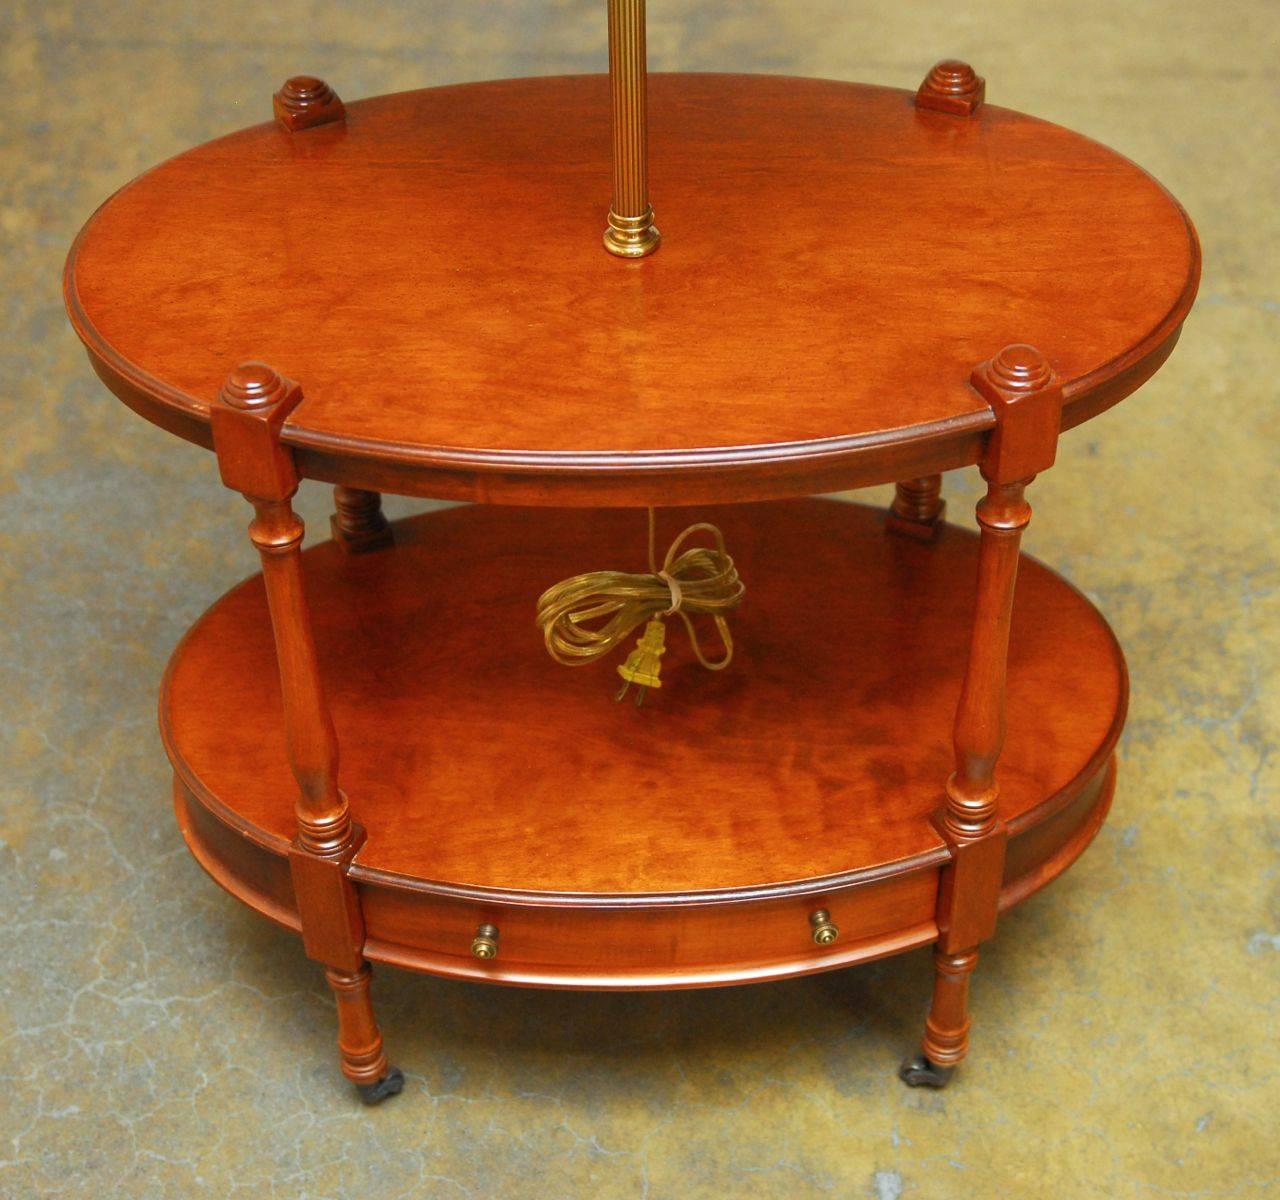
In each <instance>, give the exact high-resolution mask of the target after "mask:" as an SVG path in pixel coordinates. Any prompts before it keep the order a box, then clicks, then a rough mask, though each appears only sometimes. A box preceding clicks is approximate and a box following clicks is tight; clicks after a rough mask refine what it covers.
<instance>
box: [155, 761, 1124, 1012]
mask: <svg viewBox="0 0 1280 1200" xmlns="http://www.w3.org/2000/svg"><path fill="white" fill-rule="evenodd" d="M1090 769H1091V770H1092V771H1093V774H1092V775H1091V776H1089V777H1088V778H1087V779H1086V781H1084V782H1083V783H1082V784H1081V786H1079V787H1078V788H1076V787H1072V788H1069V789H1067V790H1066V791H1065V792H1064V793H1061V794H1060V795H1059V797H1058V798H1057V799H1059V800H1062V799H1065V801H1066V803H1065V804H1063V805H1062V806H1061V807H1059V808H1057V809H1056V810H1055V811H1053V812H1052V813H1051V815H1049V816H1048V817H1047V818H1045V819H1044V820H1042V821H1039V822H1037V821H1036V820H1035V818H1036V817H1037V816H1038V814H1039V813H1040V812H1042V811H1044V810H1045V809H1046V808H1049V807H1051V805H1042V806H1037V808H1036V809H1033V810H1030V811H1029V812H1028V814H1027V817H1028V818H1030V819H1029V820H1028V821H1027V822H1025V823H1024V828H1023V832H1021V833H1020V834H1016V835H1011V838H1010V843H1009V854H1008V856H1007V858H1006V879H1005V884H1004V887H1003V888H1002V889H1001V893H1000V907H1001V910H1002V911H1003V910H1004V909H1006V908H1008V907H1010V906H1012V905H1014V904H1017V903H1019V902H1021V901H1022V900H1024V899H1026V897H1027V896H1029V895H1031V894H1032V893H1033V892H1035V891H1037V890H1038V889H1039V888H1041V887H1043V886H1045V885H1046V884H1047V883H1049V882H1050V881H1052V880H1053V879H1055V878H1057V876H1058V875H1060V874H1061V873H1062V872H1063V871H1064V870H1066V868H1067V867H1068V866H1070V865H1071V863H1072V862H1074V861H1075V860H1076V858H1077V857H1079V855H1080V854H1081V853H1083V851H1084V849H1085V848H1086V847H1087V846H1088V844H1089V842H1090V841H1091V840H1092V838H1093V836H1094V835H1095V834H1096V833H1097V830H1098V828H1099V827H1100V826H1101V824H1102V821H1103V819H1104V818H1105V816H1106V813H1107V810H1108V808H1109V806H1110V803H1111V797H1112V794H1113V792H1114V787H1115V767H1114V759H1104V760H1103V761H1101V762H1100V763H1099V764H1098V765H1097V766H1096V767H1094V768H1090ZM174 807H175V811H176V812H177V815H178V822H179V825H180V826H181V829H182V833H183V837H184V839H185V840H186V842H187V845H188V846H189V847H190V849H191V852H192V854H193V855H194V856H195V858H196V860H197V861H198V862H199V863H200V865H201V866H202V867H203V868H204V869H205V870H206V871H207V872H208V873H209V874H210V876H211V877H212V878H213V879H214V880H215V881H216V882H217V883H218V884H219V885H221V886H222V887H224V888H225V889H226V890H227V891H228V892H230V893H231V894H232V895H233V896H235V897H236V898H237V899H239V900H240V901H242V902H243V903H245V904H247V905H249V907H251V908H253V909H255V910H256V911H258V912H260V913H262V914H263V916H265V917H267V918H269V919H270V920H272V921H275V922H276V923H277V924H279V925H282V926H284V927H285V928H287V929H292V930H293V931H295V932H299V931H300V929H301V921H300V919H299V917H298V915H297V911H296V906H295V902H294V898H293V892H292V883H291V880H290V877H289V869H288V862H287V859H286V858H285V857H284V856H283V852H282V850H281V849H280V847H279V846H278V845H277V846H276V848H275V849H272V848H269V845H268V844H269V843H270V841H271V839H269V838H266V837H263V836H262V834H261V831H259V840H255V839H254V838H252V837H249V836H245V834H244V833H243V832H241V830H240V829H239V828H237V826H236V819H237V818H236V814H235V813H234V811H232V810H230V809H228V808H227V807H226V806H224V805H222V804H220V803H219V802H218V801H216V800H214V799H212V798H210V797H208V796H205V797H199V796H197V795H196V794H195V793H194V792H192V791H190V790H189V789H188V788H187V787H186V785H185V784H183V783H181V782H176V783H175V788H174ZM264 843H268V844H264ZM939 866H940V864H939V863H938V862H924V863H923V864H922V863H920V862H918V861H917V862H912V863H907V864H904V865H903V867H902V870H901V871H900V872H898V873H896V874H894V875H893V876H891V877H889V878H887V879H884V880H880V881H877V880H872V881H871V882H858V881H857V880H855V881H853V882H830V881H826V882H823V883H822V884H821V886H820V890H818V891H812V890H811V891H810V892H809V893H805V892H804V890H803V888H798V887H791V886H787V885H779V886H777V887H775V888H773V889H771V890H768V891H765V892H749V891H748V892H744V893H739V894H736V895H734V896H730V897H726V896H725V895H724V894H721V895H720V897H719V898H717V897H715V896H712V897H711V898H710V899H707V900H705V901H702V902H691V900H690V897H687V896H684V897H682V896H675V897H668V898H667V899H668V900H670V901H671V903H666V904H664V903H658V902H654V901H634V900H632V901H630V902H628V903H627V904H625V905H621V906H619V905H610V904H607V903H605V904H597V903H596V902H595V901H594V899H593V898H589V897H571V898H569V900H567V901H563V902H559V903H555V902H549V898H548V897H546V896H529V897H520V896H517V895H514V894H512V893H510V892H494V891H485V892H476V891H474V890H470V891H468V892H467V894H465V895H454V894H444V891H445V889H433V890H423V888H421V887H419V888H410V887H405V886H401V884H400V883H397V882H396V881H394V880H390V881H389V880H388V879H387V878H386V877H384V876H382V875H381V874H380V873H378V872H371V871H365V870H363V869H362V868H361V867H360V866H359V864H356V865H355V866H353V867H352V869H351V872H350V878H351V879H353V880H354V881H355V882H356V884H357V887H358V888H359V892H360V898H361V908H362V911H363V914H364V917H365V923H366V936H365V944H364V953H365V957H366V958H369V959H373V960H375V961H377V962H384V963H390V964H392V965H395V966H398V967H405V968H407V969H410V970H415V971H425V972H428V973H431V974H437V975H447V976H450V977H452V978H455V979H467V980H474V981H478V982H491V983H502V984H515V985H520V986H527V987H568V988H593V989H598V988H606V989H614V990H617V989H621V990H638V989H655V988H658V989H660V988H687V987H714V986H720V985H725V984H733V983H746V982H752V981H761V980H768V979H784V978H789V977H791V976H795V975H804V974H809V973H811V972H814V971H829V970H835V969H838V968H841V967H847V966H850V965H852V964H854V963H861V962H867V961H870V960H872V959H875V958H881V957H884V956H885V955H889V954H897V953H900V952H901V951H903V950H909V949H912V948H914V947H917V946H923V945H926V944H927V943H929V942H932V941H934V939H935V938H936V937H937V934H938V928H937V925H936V923H935V921H934V910H935V907H936V894H937V889H938V873H939ZM461 890H465V889H461ZM819 905H822V906H825V907H827V908H828V910H829V911H830V912H832V914H833V915H834V917H835V919H836V921H837V923H838V924H839V926H840V939H839V941H838V942H836V943H835V944H834V945H832V946H830V947H826V948H821V949H820V948H818V947H816V946H814V944H813V942H812V940H811V939H809V937H808V933H809V925H808V917H809V915H810V913H811V912H812V911H813V910H814V908H816V907H818V906H819ZM482 920H488V921H496V922H497V924H498V926H499V929H500V931H501V934H502V940H503V943H504V945H503V949H502V951H501V952H500V954H499V957H498V959H497V960H495V961H492V962H480V961H478V960H476V959H475V958H473V957H472V956H471V955H469V954H468V953H467V950H468V946H469V943H470V940H471V938H472V936H473V935H474V933H475V930H476V926H477V924H478V923H479V922H481V921H482Z"/></svg>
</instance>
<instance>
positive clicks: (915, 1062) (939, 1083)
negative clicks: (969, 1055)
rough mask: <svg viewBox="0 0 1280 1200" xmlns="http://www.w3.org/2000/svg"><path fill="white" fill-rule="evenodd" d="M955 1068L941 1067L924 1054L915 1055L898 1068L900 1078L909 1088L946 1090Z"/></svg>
mask: <svg viewBox="0 0 1280 1200" xmlns="http://www.w3.org/2000/svg"><path fill="white" fill-rule="evenodd" d="M953 1074H955V1067H940V1066H938V1064H937V1063H932V1062H930V1061H929V1060H928V1059H927V1058H925V1056H924V1055H923V1054H915V1055H913V1056H912V1057H911V1058H909V1059H907V1061H906V1062H904V1063H903V1064H902V1066H901V1067H899V1068H898V1078H899V1079H901V1080H902V1082H903V1083H905V1084H906V1085H907V1087H929V1088H944V1087H946V1086H947V1084H948V1083H950V1082H951V1076H952V1075H953Z"/></svg>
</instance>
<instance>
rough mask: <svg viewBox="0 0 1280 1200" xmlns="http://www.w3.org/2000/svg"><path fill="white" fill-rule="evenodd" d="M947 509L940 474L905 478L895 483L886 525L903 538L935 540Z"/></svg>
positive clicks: (886, 516)
mask: <svg viewBox="0 0 1280 1200" xmlns="http://www.w3.org/2000/svg"><path fill="white" fill-rule="evenodd" d="M946 511H947V502H946V501H945V500H943V499H942V476H941V475H922V476H921V477H920V478H919V479H905V480H903V481H902V482H900V483H897V484H895V485H894V496H893V503H892V504H891V505H890V506H889V511H888V512H887V513H886V514H885V519H884V527H885V529H886V530H887V531H888V532H889V533H896V534H898V535H900V536H901V537H908V538H912V539H914V540H915V541H917V542H932V541H933V540H934V539H935V538H936V537H937V536H938V531H939V530H940V529H941V528H942V518H943V517H944V516H945V514H946Z"/></svg>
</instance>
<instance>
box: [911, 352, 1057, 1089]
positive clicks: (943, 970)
mask: <svg viewBox="0 0 1280 1200" xmlns="http://www.w3.org/2000/svg"><path fill="white" fill-rule="evenodd" d="M970 382H971V384H972V385H973V387H974V389H975V390H976V391H977V392H978V394H979V395H981V396H982V398H983V399H984V400H986V401H987V403H988V404H989V405H990V406H991V410H992V413H993V414H994V416H995V419H996V426H995V429H994V430H993V431H992V433H991V434H990V436H989V438H988V441H987V445H986V447H985V449H984V452H983V457H982V461H981V463H980V470H981V472H982V476H983V478H984V479H985V480H986V481H987V494H986V495H985V496H984V497H983V498H982V499H981V500H980V501H979V502H978V508H977V516H978V526H979V529H980V531H981V532H980V540H979V548H978V589H977V602H976V605H975V608H974V616H973V628H972V633H971V640H970V644H969V662H968V666H967V668H966V670H965V675H964V683H963V685H962V686H961V690H960V702H959V704H958V706H957V708H956V718H955V726H954V729H953V733H952V740H953V744H954V751H955V770H954V771H953V772H952V774H951V777H950V778H949V779H948V780H947V784H946V801H945V803H944V805H943V807H942V808H941V810H940V811H939V812H938V813H937V814H935V817H934V821H935V824H936V825H937V827H938V830H939V832H940V833H941V834H942V836H943V838H944V839H945V840H946V842H947V846H948V849H949V850H950V852H951V862H950V863H949V864H948V865H947V866H946V867H945V868H944V869H943V871H942V877H941V881H940V884H939V889H938V911H937V921H938V944H937V950H936V958H935V968H936V970H935V984H934V995H933V1006H932V1008H931V1010H930V1014H929V1019H928V1022H927V1024H926V1034H925V1040H924V1047H923V1049H924V1066H923V1067H921V1064H920V1060H913V1061H912V1062H908V1063H907V1064H905V1065H904V1067H903V1070H902V1077H903V1079H905V1080H906V1081H907V1082H908V1083H911V1084H920V1083H925V1084H929V1085H931V1086H935V1087H937V1086H942V1083H945V1081H946V1074H940V1073H939V1072H936V1071H935V1072H933V1073H932V1074H930V1073H929V1070H928V1069H929V1068H930V1067H934V1068H944V1069H945V1068H950V1067H952V1066H954V1065H955V1064H956V1063H958V1062H959V1061H960V1060H961V1059H962V1058H963V1057H964V1056H965V1054H966V1052H967V1050H968V1028H969V1021H968V1011H967V997H968V978H969V974H970V973H971V972H972V970H973V967H974V965H975V964H976V962H977V947H978V945H979V943H980V942H983V941H985V940H986V939H987V938H989V937H990V936H991V935H992V934H993V933H994V932H995V927H996V915H997V911H998V906H999V901H1000V885H1001V883H1002V882H1003V878H1004V855H1005V845H1006V842H1007V840H1008V835H1007V831H1006V829H1005V826H1004V822H1003V821H1001V820H1000V816H999V811H998V807H997V800H998V798H999V787H998V785H997V782H996V764H997V762H998V761H999V758H1000V751H1001V749H1002V748H1003V746H1004V736H1005V676H1006V668H1007V664H1008V657H1009V629H1010V624H1011V621H1012V616H1013V595H1014V584H1015V582H1016V580H1017V574H1018V553H1019V544H1020V542H1021V540H1022V531H1023V530H1024V529H1025V528H1026V526H1027V523H1028V522H1029V521H1030V520H1031V506H1030V505H1029V504H1028V503H1027V502H1026V499H1025V498H1024V495H1023V493H1024V491H1025V489H1026V487H1027V485H1028V484H1029V483H1030V482H1031V480H1032V479H1033V478H1034V477H1035V476H1036V475H1037V474H1038V473H1039V472H1040V471H1043V470H1045V469H1046V468H1047V467H1049V466H1051V465H1052V464H1053V460H1054V455H1055V454H1056V451H1057V444H1058V432H1059V429H1060V427H1061V423H1062V388H1061V386H1060V384H1059V383H1058V380H1057V377H1056V376H1055V375H1054V373H1053V370H1052V369H1051V368H1050V366H1049V363H1048V362H1047V360H1046V359H1045V357H1044V355H1042V354H1041V353H1040V352H1039V351H1038V350H1036V349H1035V348H1034V347H1032V346H1025V345H1014V346H1006V347H1005V348H1004V349H1003V350H1001V351H1000V353H999V354H997V355H996V356H995V357H994V358H992V359H989V360H988V361H986V362H984V363H981V364H979V365H978V366H977V367H976V368H975V369H974V371H973V374H972V375H971V377H970Z"/></svg>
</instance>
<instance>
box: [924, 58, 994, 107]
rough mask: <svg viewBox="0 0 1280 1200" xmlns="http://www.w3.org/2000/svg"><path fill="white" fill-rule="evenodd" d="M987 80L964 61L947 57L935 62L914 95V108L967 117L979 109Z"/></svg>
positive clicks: (984, 94)
mask: <svg viewBox="0 0 1280 1200" xmlns="http://www.w3.org/2000/svg"><path fill="white" fill-rule="evenodd" d="M986 92H987V81H986V80H985V79H983V78H982V77H981V76H980V75H979V74H978V73H977V72H976V71H975V70H974V69H973V68H972V67H971V66H970V65H969V64H968V63H967V62H961V61H960V60H959V59H956V58H946V59H943V60H942V62H940V63H935V64H934V66H933V68H932V70H930V72H929V74H928V75H926V76H925V77H924V82H923V83H922V84H921V85H920V90H919V91H918V92H916V107H917V108H927V109H933V110H934V111H936V112H945V113H952V114H953V115H955V116H958V117H970V116H972V115H973V114H974V113H975V112H977V110H978V108H979V107H980V106H981V104H982V101H983V99H984V98H985V96H986Z"/></svg>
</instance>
